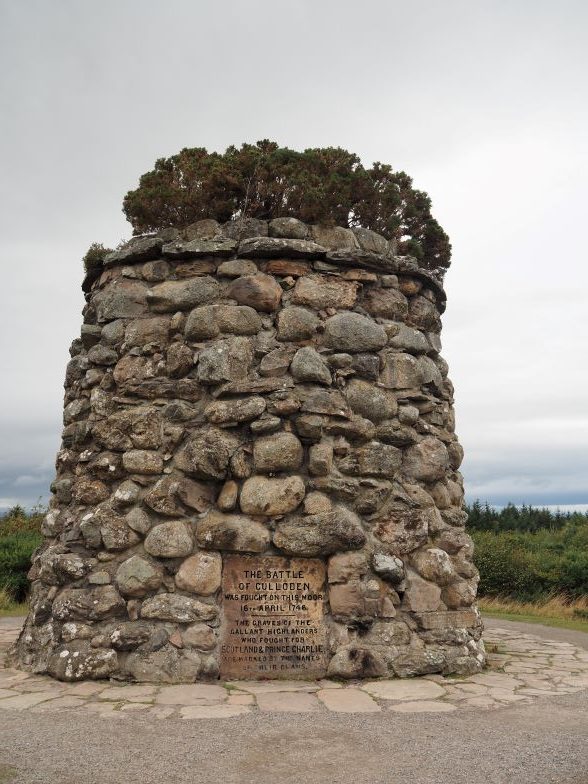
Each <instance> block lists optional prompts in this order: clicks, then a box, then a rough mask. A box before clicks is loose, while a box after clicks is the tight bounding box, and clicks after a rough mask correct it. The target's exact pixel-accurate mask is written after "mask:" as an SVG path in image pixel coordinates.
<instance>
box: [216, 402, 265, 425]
mask: <svg viewBox="0 0 588 784" xmlns="http://www.w3.org/2000/svg"><path fill="white" fill-rule="evenodd" d="M266 406H267V404H266V402H265V400H264V399H263V398H262V397H250V398H247V399H245V400H219V401H216V402H215V403H211V404H210V405H209V406H208V407H207V408H206V410H205V412H204V415H205V416H206V418H207V419H208V421H209V422H212V423H213V424H215V425H220V424H225V423H226V422H248V421H250V420H251V419H256V418H257V417H258V416H260V414H263V412H264V411H265V409H266Z"/></svg>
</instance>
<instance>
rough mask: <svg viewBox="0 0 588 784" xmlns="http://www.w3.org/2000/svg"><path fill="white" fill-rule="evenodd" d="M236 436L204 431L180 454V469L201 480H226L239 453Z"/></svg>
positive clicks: (188, 442)
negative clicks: (228, 471)
mask: <svg viewBox="0 0 588 784" xmlns="http://www.w3.org/2000/svg"><path fill="white" fill-rule="evenodd" d="M238 447H239V441H238V439H237V438H236V437H235V436H232V435H231V434H230V433H227V432H225V431H224V430H220V429H217V428H213V427H211V428H207V429H202V430H200V431H198V432H197V433H196V435H194V437H192V438H191V439H189V440H188V441H187V442H186V444H185V445H184V447H183V448H182V449H181V451H180V452H179V454H178V456H177V458H176V463H177V465H178V468H180V469H181V470H182V471H185V472H186V473H188V474H191V475H192V476H195V477H199V478H201V479H211V480H220V479H224V478H225V476H226V473H227V468H228V466H229V461H230V459H231V456H232V455H233V454H234V453H235V452H236V451H237V449H238Z"/></svg>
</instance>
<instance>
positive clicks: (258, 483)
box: [240, 476, 305, 517]
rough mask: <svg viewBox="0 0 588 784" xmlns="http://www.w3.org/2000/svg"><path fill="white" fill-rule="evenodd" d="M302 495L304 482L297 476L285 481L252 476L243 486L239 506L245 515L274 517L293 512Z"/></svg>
mask: <svg viewBox="0 0 588 784" xmlns="http://www.w3.org/2000/svg"><path fill="white" fill-rule="evenodd" d="M304 494H305V489H304V482H303V481H302V479H301V477H299V476H289V477H287V478H285V479H266V478H265V477H262V476H254V477H251V479H247V480H246V482H245V483H244V484H243V489H242V490H241V498H240V504H241V509H242V510H243V511H244V512H245V513H246V514H252V515H265V516H266V517H275V516H277V515H283V514H287V513H288V512H293V511H294V510H295V509H296V508H297V507H298V506H300V504H301V503H302V500H303V498H304Z"/></svg>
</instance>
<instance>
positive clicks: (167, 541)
mask: <svg viewBox="0 0 588 784" xmlns="http://www.w3.org/2000/svg"><path fill="white" fill-rule="evenodd" d="M192 547H193V540H192V531H191V530H190V527H189V525H188V524H187V523H186V522H184V521H183V520H170V521H169V522H167V523H159V525H156V526H154V527H153V528H152V529H151V530H150V531H149V533H148V534H147V536H146V537H145V550H146V551H147V552H148V553H149V554H150V555H153V556H156V557H158V558H179V557H182V556H186V555H190V553H191V552H192Z"/></svg>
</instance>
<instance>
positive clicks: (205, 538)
mask: <svg viewBox="0 0 588 784" xmlns="http://www.w3.org/2000/svg"><path fill="white" fill-rule="evenodd" d="M196 541H197V543H198V546H199V547H204V548H206V549H209V550H224V551H228V552H238V553H261V552H263V551H264V550H265V549H266V548H267V546H268V544H269V541H270V534H269V531H268V529H267V528H266V526H265V525H263V524H262V523H260V522H258V521H257V520H251V519H250V518H248V517H246V516H245V515H232V514H222V513H221V512H217V511H211V512H209V513H208V514H207V515H206V516H205V517H204V518H203V519H202V520H199V521H198V526H197V528H196Z"/></svg>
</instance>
